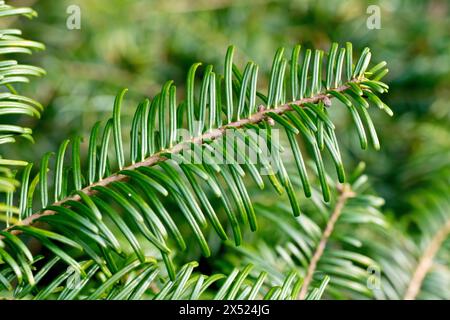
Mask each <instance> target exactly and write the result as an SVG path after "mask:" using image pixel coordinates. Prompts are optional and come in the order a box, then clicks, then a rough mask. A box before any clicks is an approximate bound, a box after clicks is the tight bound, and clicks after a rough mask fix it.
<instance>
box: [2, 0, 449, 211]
mask: <svg viewBox="0 0 450 320" xmlns="http://www.w3.org/2000/svg"><path fill="white" fill-rule="evenodd" d="M12 3H13V4H14V5H26V6H32V7H33V8H34V9H35V10H37V11H38V13H39V17H38V18H37V19H33V20H26V19H20V20H18V21H11V20H10V21H9V22H8V23H14V24H15V25H16V26H17V27H19V28H21V29H23V31H24V35H25V36H26V37H28V38H31V39H35V40H38V41H41V42H44V43H45V44H46V46H47V50H46V51H45V52H42V53H38V54H35V55H33V56H32V57H27V59H33V60H32V62H33V63H34V64H36V65H40V66H43V67H44V68H45V69H46V70H47V72H48V75H47V76H46V77H45V78H44V79H39V80H36V81H33V82H32V83H31V84H30V85H26V86H25V87H24V88H23V89H22V90H25V91H24V94H26V95H30V96H31V97H34V98H36V99H37V100H39V101H41V102H42V103H43V104H44V105H46V106H47V109H46V111H45V113H44V115H43V119H42V120H40V121H35V123H29V125H30V126H31V127H32V128H34V131H35V136H34V137H35V140H36V143H35V144H30V143H29V142H27V141H21V142H19V143H18V144H16V145H15V146H13V147H12V148H13V149H14V150H13V152H12V153H13V154H12V155H11V157H12V156H14V157H16V158H20V159H28V160H31V161H33V160H36V159H39V158H40V157H41V156H42V154H43V153H44V152H46V151H49V150H56V149H57V145H58V144H59V143H60V142H61V141H62V140H63V139H64V138H66V137H67V136H70V135H72V134H75V133H77V134H82V135H84V136H87V134H88V132H89V130H90V128H91V126H92V124H93V123H94V122H95V121H97V120H105V119H107V118H108V117H109V116H110V112H111V110H112V101H113V97H114V95H115V94H116V93H117V91H118V90H119V89H121V88H123V87H127V88H129V89H130V92H129V94H128V96H127V98H126V105H125V108H124V109H123V112H124V113H125V115H128V116H129V117H131V115H132V114H133V113H134V110H135V106H136V105H137V102H138V100H139V99H142V98H143V97H144V96H153V95H154V94H156V93H157V92H158V91H159V90H160V87H161V85H162V84H163V83H164V82H165V81H166V80H168V79H173V80H175V83H176V84H177V85H178V86H179V91H180V92H181V95H182V94H183V92H182V91H183V90H182V88H183V85H184V78H185V75H186V71H187V69H188V68H189V66H190V65H191V64H192V63H194V62H196V61H202V62H205V63H213V64H214V65H216V66H217V67H220V66H221V65H222V59H223V56H224V53H225V50H226V48H227V46H228V45H229V44H234V45H235V46H236V47H237V49H238V53H237V57H236V59H237V63H238V64H239V65H241V66H242V65H243V64H244V63H245V61H247V60H249V59H252V60H254V61H255V62H256V63H258V64H259V65H260V67H261V70H262V72H261V73H262V74H267V73H268V70H269V68H270V65H271V60H272V57H273V54H274V52H275V51H276V49H277V48H278V47H280V46H286V47H288V48H291V47H292V46H293V45H294V44H297V43H300V44H302V45H304V46H308V47H317V48H322V49H325V50H327V49H328V47H329V44H330V43H331V42H332V41H337V42H339V43H341V44H342V43H344V42H345V41H351V42H353V46H354V48H355V49H356V50H358V51H360V50H362V49H363V48H364V47H365V46H369V47H370V48H371V49H372V52H373V60H374V61H375V62H379V61H382V60H386V61H387V62H388V67H389V69H390V72H389V74H388V76H387V78H386V79H385V80H386V82H387V83H388V84H389V85H390V88H391V89H390V92H389V94H388V95H387V96H386V97H385V101H386V102H387V104H388V105H389V106H390V107H391V108H392V109H393V110H394V112H395V116H394V117H393V118H391V119H387V117H385V116H384V115H382V114H378V113H377V114H374V117H375V119H374V120H375V123H376V124H377V125H378V131H379V136H380V140H381V143H382V149H381V151H379V152H375V151H369V152H360V151H359V148H358V147H357V140H356V139H355V137H354V136H355V131H353V130H349V128H348V127H349V125H348V123H349V122H348V121H349V119H348V118H347V117H348V115H346V114H343V113H342V114H341V113H339V114H336V116H341V117H343V118H342V119H339V120H337V121H336V123H338V124H340V128H338V130H340V131H341V133H340V134H342V135H343V136H344V141H346V143H343V144H342V146H341V147H342V149H343V150H342V151H343V154H344V156H345V158H347V161H346V163H347V167H348V169H351V168H352V167H354V166H355V165H356V163H357V162H358V161H360V160H363V161H365V162H366V163H367V173H368V174H369V175H370V177H371V179H372V183H373V184H374V186H375V189H376V191H377V192H378V194H380V195H381V196H382V197H384V198H385V199H386V206H385V211H386V212H393V213H394V214H395V215H396V216H398V217H401V216H402V215H405V214H407V213H408V212H409V211H410V210H411V197H414V196H415V194H416V193H415V192H416V190H422V189H423V187H424V186H425V187H427V188H431V186H432V184H433V183H432V182H433V179H434V177H440V178H442V177H444V181H447V182H448V181H449V176H450V175H449V171H450V165H449V164H450V161H449V159H450V131H449V120H450V119H449V117H450V113H449V105H450V104H449V102H448V101H449V98H450V12H449V11H450V2H449V1H446V0H434V1H417V0H416V1H413V0H409V1H401V0H397V1H359V0H358V1H356V0H355V1H353V0H348V1H336V0H327V1H268V0H242V1H231V0H207V1H189V0H165V1H148V0H109V1H106V0H64V1H62V0H60V1H50V0H45V1H30V0H29V1H13V2H12ZM70 5H76V6H78V7H79V8H80V10H81V11H80V12H81V25H80V27H81V28H80V29H79V30H69V29H68V28H67V26H66V21H67V19H68V17H69V16H70V13H67V8H68V7H69V6H70ZM369 5H377V6H378V8H379V9H380V13H381V25H380V27H381V28H380V29H372V30H371V29H369V28H368V27H367V24H366V22H367V19H368V18H369V16H370V14H369V13H367V8H368V6H369ZM262 83H264V81H262ZM22 121H34V120H30V119H23V120H22ZM124 122H125V125H126V124H129V122H130V121H124ZM10 148H11V146H8V154H11V149H10ZM355 150H358V151H355ZM344 163H345V161H344Z"/></svg>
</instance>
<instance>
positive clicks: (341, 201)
mask: <svg viewBox="0 0 450 320" xmlns="http://www.w3.org/2000/svg"><path fill="white" fill-rule="evenodd" d="M354 195H355V194H354V192H353V191H352V190H351V189H350V186H349V185H347V184H343V185H342V188H340V190H339V197H338V199H337V202H336V206H335V207H334V210H333V213H332V214H331V216H330V219H329V220H328V222H327V225H326V227H325V230H324V232H323V233H322V237H321V238H320V241H319V244H318V246H317V248H316V251H315V252H314V255H313V257H312V259H311V262H310V263H309V266H308V270H307V271H306V277H305V279H304V280H303V285H302V289H301V290H300V293H299V294H298V300H304V299H305V297H306V294H307V293H308V287H309V285H310V284H311V281H312V278H313V275H314V272H315V271H316V268H317V263H318V262H319V260H320V258H321V257H322V255H323V252H324V251H325V247H326V245H327V242H328V239H329V238H330V236H331V233H332V232H333V230H334V226H335V224H336V221H337V220H338V219H339V216H340V215H341V213H342V209H343V208H344V206H345V204H346V203H347V200H348V199H349V198H351V197H353V196H354Z"/></svg>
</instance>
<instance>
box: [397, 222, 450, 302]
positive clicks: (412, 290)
mask: <svg viewBox="0 0 450 320" xmlns="http://www.w3.org/2000/svg"><path fill="white" fill-rule="evenodd" d="M449 233H450V220H448V221H447V223H446V224H444V226H443V227H442V228H440V229H439V231H438V232H437V233H436V235H435V236H434V237H433V238H432V239H431V241H430V243H429V244H428V246H427V247H426V248H425V251H424V252H423V254H422V256H421V257H420V260H419V263H418V264H417V267H416V270H415V271H414V274H413V276H412V278H411V281H410V282H409V286H408V289H407V290H406V293H405V297H404V300H415V299H416V297H417V295H418V294H419V292H420V288H421V287H422V283H423V280H424V279H425V277H426V275H427V273H428V271H429V270H430V269H431V267H432V265H433V259H434V257H435V255H436V253H437V252H438V251H439V249H440V248H441V245H442V243H443V242H444V241H445V239H447V236H448V235H449Z"/></svg>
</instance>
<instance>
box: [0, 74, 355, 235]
mask: <svg viewBox="0 0 450 320" xmlns="http://www.w3.org/2000/svg"><path fill="white" fill-rule="evenodd" d="M360 81H361V79H353V80H352V82H355V83H358V82H360ZM348 88H349V86H348V85H342V86H340V87H338V88H334V89H333V90H334V91H338V92H342V91H344V90H346V89H348ZM330 98H331V96H330V94H327V93H320V94H317V95H315V96H313V97H309V98H303V99H300V100H297V101H293V102H289V103H286V104H283V105H280V106H278V107H277V108H273V109H266V108H265V106H260V107H259V108H258V110H260V111H258V112H257V113H254V114H252V115H251V116H250V117H249V118H244V119H241V120H238V121H235V122H231V123H228V124H226V125H224V126H222V127H220V128H216V129H213V130H211V131H208V132H206V133H204V134H203V135H200V136H197V137H193V138H192V139H190V140H188V141H182V142H180V143H178V144H176V145H175V146H173V147H171V148H168V149H165V150H162V151H160V152H157V153H155V154H153V155H152V156H150V157H148V158H147V159H145V160H144V161H141V162H137V163H134V164H132V165H130V166H128V167H125V168H123V170H135V169H137V168H139V167H150V166H153V165H155V164H157V163H159V162H162V161H165V160H167V158H166V157H164V156H163V154H167V153H173V154H176V153H180V152H181V151H183V150H185V149H187V148H189V146H190V145H191V143H194V144H199V145H201V144H203V142H204V141H213V140H216V139H218V138H220V137H222V136H224V135H225V132H226V131H227V130H230V129H239V128H242V127H244V126H245V125H249V124H258V123H260V122H262V121H265V120H268V119H269V118H270V117H269V116H268V115H267V113H268V112H273V113H276V114H280V115H281V114H284V113H286V112H288V111H292V107H291V105H292V104H295V105H298V106H303V105H304V104H305V103H317V102H319V101H324V102H327V101H328V100H329V99H330ZM128 179H129V177H128V176H125V175H123V174H120V173H115V174H113V175H111V176H109V177H107V178H105V179H103V180H100V181H97V182H95V183H93V184H91V185H89V186H86V187H84V188H83V189H81V190H80V191H81V192H83V193H85V194H87V195H92V194H95V193H97V192H96V191H95V190H92V188H93V187H96V186H107V185H109V184H110V183H113V182H115V181H126V180H128ZM68 200H73V201H79V200H80V196H79V195H71V196H68V197H66V198H64V199H62V200H60V201H58V202H55V203H53V205H54V206H60V205H62V204H63V203H64V202H66V201H68ZM55 213H56V212H55V211H53V210H43V211H39V212H37V213H34V214H32V215H31V216H29V217H27V218H26V219H24V220H22V221H21V222H20V223H18V224H15V225H11V226H10V227H8V228H6V229H5V231H10V232H11V233H12V234H20V233H21V231H20V230H11V229H13V228H14V226H16V225H31V224H32V223H33V222H34V221H35V220H37V219H38V218H39V217H41V216H48V215H53V214H55ZM1 238H2V237H1V236H0V239H1Z"/></svg>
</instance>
